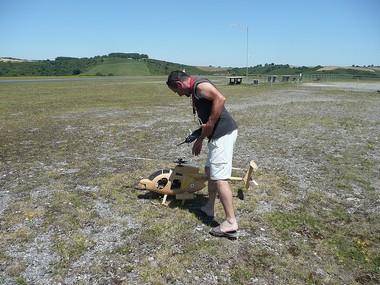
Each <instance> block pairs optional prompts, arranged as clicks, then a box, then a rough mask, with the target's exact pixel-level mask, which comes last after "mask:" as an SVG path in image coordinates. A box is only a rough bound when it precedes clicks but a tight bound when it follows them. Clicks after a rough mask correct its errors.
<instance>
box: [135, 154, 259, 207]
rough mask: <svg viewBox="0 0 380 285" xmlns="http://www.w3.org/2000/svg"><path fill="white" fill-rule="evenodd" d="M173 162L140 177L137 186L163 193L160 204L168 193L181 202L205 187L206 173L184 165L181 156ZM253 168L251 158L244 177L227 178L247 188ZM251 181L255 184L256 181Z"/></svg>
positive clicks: (254, 165)
mask: <svg viewBox="0 0 380 285" xmlns="http://www.w3.org/2000/svg"><path fill="white" fill-rule="evenodd" d="M174 163H176V166H175V167H174V168H163V169H159V170H156V171H155V172H153V173H152V174H151V175H149V177H148V178H145V179H141V180H140V182H139V185H138V186H137V188H138V189H140V190H148V191H152V192H155V193H158V194H162V195H164V199H163V201H162V204H165V202H166V198H167V196H168V195H169V196H175V197H176V199H178V200H182V204H184V202H185V200H189V199H194V198H195V194H194V193H195V192H197V191H199V190H202V189H203V188H205V187H206V182H207V176H206V174H205V173H203V172H201V171H200V169H199V167H195V166H190V165H186V163H187V161H186V160H185V159H183V158H179V159H177V160H175V161H174ZM255 170H257V165H256V163H255V162H254V161H253V160H252V161H251V162H250V163H249V166H248V170H247V173H246V174H245V176H244V177H230V178H229V180H231V181H243V182H244V186H245V188H246V189H248V188H249V186H250V182H251V180H250V179H251V176H252V173H253V171H255ZM252 181H253V183H255V184H256V185H257V183H256V181H254V180H252Z"/></svg>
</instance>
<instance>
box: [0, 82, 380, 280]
mask: <svg viewBox="0 0 380 285" xmlns="http://www.w3.org/2000/svg"><path fill="white" fill-rule="evenodd" d="M164 81H165V79H164V78H140V79H137V78H136V79H125V80H121V79H115V80H103V81H102V80H101V81H84V82H45V83H41V82H40V83H20V84H1V85H0V98H1V101H0V119H1V123H0V133H1V135H0V143H1V148H0V156H1V160H0V171H1V176H0V187H1V192H0V199H1V201H2V203H1V205H0V215H1V216H0V225H1V229H0V272H1V273H0V283H2V284H173V283H174V284H378V283H379V282H380V251H379V248H380V239H379V236H380V223H379V211H380V200H379V194H380V193H379V191H380V177H379V165H380V163H379V162H380V161H379V160H380V152H379V129H378V126H379V125H380V116H379V113H378V110H379V109H380V98H379V96H378V95H377V94H376V93H373V92H351V91H348V92H347V91H342V90H321V89H318V88H316V87H303V86H302V85H296V86H293V85H274V86H272V87H270V86H267V85H265V84H263V85H260V86H258V87H257V86H250V85H241V86H229V85H226V84H225V81H224V78H215V82H217V84H218V85H219V87H220V89H221V91H222V92H223V93H224V94H225V95H226V97H227V107H228V108H229V109H230V110H231V112H232V114H233V115H234V117H235V118H236V119H237V121H238V124H239V140H238V143H237V146H236V153H235V157H234V164H235V166H236V167H241V168H245V167H246V166H247V164H248V161H249V160H251V159H254V160H255V161H256V163H257V164H258V165H259V167H260V170H259V171H258V172H257V173H256V174H255V179H256V180H257V181H258V182H259V186H258V187H254V188H253V189H252V190H251V191H248V192H243V195H242V193H241V190H242V189H241V185H240V184H239V183H235V184H233V188H234V193H235V195H234V196H235V197H234V204H235V208H236V212H237V215H238V218H239V225H240V228H241V230H240V238H239V239H238V240H237V241H234V242H233V241H229V240H227V239H217V238H214V237H212V236H210V235H209V234H208V230H209V229H210V227H212V226H213V225H215V224H217V223H218V222H221V221H222V220H223V215H222V213H223V210H222V207H221V204H220V203H219V202H218V203H217V211H218V213H219V215H218V216H217V218H216V220H214V221H212V220H207V219H206V220H205V219H202V218H200V217H198V216H197V215H196V214H194V212H193V208H194V207H195V206H199V205H202V204H203V203H204V202H205V201H206V199H207V196H206V190H202V191H201V192H199V194H198V195H197V197H196V199H195V200H193V201H191V202H187V203H186V204H185V205H184V206H182V205H181V203H180V202H178V201H175V200H174V199H170V200H169V201H170V204H169V206H167V207H165V206H162V205H160V199H159V198H160V197H158V196H157V195H155V194H152V193H149V192H148V193H145V192H141V191H139V190H136V189H135V187H134V186H135V185H136V183H137V182H138V181H139V179H140V178H141V177H144V176H147V175H148V174H150V173H151V172H153V170H155V169H156V168H161V167H168V166H172V163H171V162H170V160H172V159H175V158H178V157H183V156H184V155H185V156H187V157H188V158H191V157H190V152H191V151H190V147H188V146H181V147H176V146H175V145H176V144H177V143H178V142H180V141H181V140H182V139H183V138H184V137H185V135H186V134H187V132H188V130H189V129H194V128H195V125H194V124H193V123H192V122H191V121H192V114H191V107H190V103H189V101H188V100H186V99H179V98H177V97H176V95H174V94H173V93H171V92H170V91H168V90H167V88H166V86H165V84H164ZM369 90H370V89H369ZM129 157H149V158H156V159H157V160H139V159H130V158H129ZM204 158H205V154H204V153H203V154H202V155H201V156H200V157H197V158H194V161H196V162H200V163H201V162H202V161H203V160H204Z"/></svg>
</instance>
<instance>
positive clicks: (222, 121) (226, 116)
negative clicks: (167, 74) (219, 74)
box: [192, 77, 238, 140]
mask: <svg viewBox="0 0 380 285" xmlns="http://www.w3.org/2000/svg"><path fill="white" fill-rule="evenodd" d="M203 82H208V83H210V84H211V85H213V86H214V87H215V88H216V86H215V85H214V84H213V83H212V82H211V81H210V80H208V79H207V78H204V77H197V78H195V81H194V86H193V88H194V89H193V90H192V94H193V96H192V100H193V107H194V109H196V111H197V114H198V117H199V119H201V121H202V123H203V124H206V123H207V121H208V119H209V117H210V115H211V110H212V101H210V100H208V99H206V98H197V96H196V94H197V86H198V84H199V83H203ZM237 128H238V126H237V124H236V122H235V120H234V119H233V118H232V116H231V115H230V113H229V112H228V111H227V109H226V108H225V106H224V105H223V109H222V112H221V114H220V117H219V119H218V120H217V122H216V123H215V126H214V131H213V133H212V135H211V136H210V137H208V139H209V140H211V139H218V138H220V137H222V136H224V135H226V134H229V133H231V132H232V131H234V130H236V129H237Z"/></svg>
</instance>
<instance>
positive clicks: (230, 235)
mask: <svg viewBox="0 0 380 285" xmlns="http://www.w3.org/2000/svg"><path fill="white" fill-rule="evenodd" d="M210 234H211V235H213V236H214V237H225V238H228V239H230V240H235V239H237V238H238V232H237V231H228V232H222V231H221V230H220V227H216V228H213V229H211V230H210Z"/></svg>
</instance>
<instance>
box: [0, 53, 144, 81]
mask: <svg viewBox="0 0 380 285" xmlns="http://www.w3.org/2000/svg"><path fill="white" fill-rule="evenodd" d="M106 58H127V59H133V60H140V59H149V56H148V55H146V54H139V53H122V52H114V53H110V54H108V55H103V56H95V57H90V58H87V57H84V58H76V57H63V56H60V57H57V58H55V60H49V59H47V60H36V61H4V62H0V76H70V75H79V74H81V73H83V72H85V71H87V70H88V69H90V68H91V67H93V66H96V65H98V64H102V63H103V62H104V59H106Z"/></svg>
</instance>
